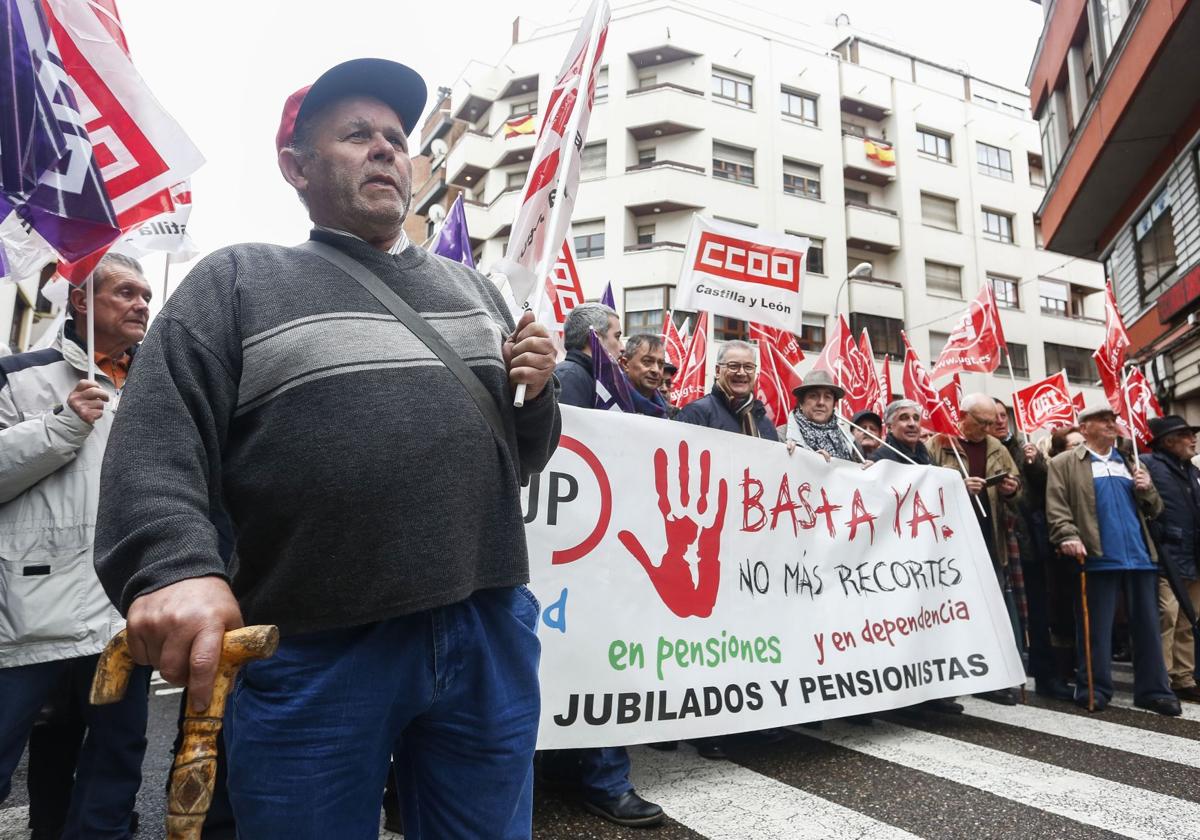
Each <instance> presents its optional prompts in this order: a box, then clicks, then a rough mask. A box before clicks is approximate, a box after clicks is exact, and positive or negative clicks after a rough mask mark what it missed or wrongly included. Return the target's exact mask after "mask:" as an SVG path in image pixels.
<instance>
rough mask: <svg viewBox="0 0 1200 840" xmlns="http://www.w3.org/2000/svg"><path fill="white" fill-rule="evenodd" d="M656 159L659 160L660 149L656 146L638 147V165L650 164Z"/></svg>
mask: <svg viewBox="0 0 1200 840" xmlns="http://www.w3.org/2000/svg"><path fill="white" fill-rule="evenodd" d="M656 160H658V149H656V148H655V147H654V146H650V147H648V148H645V149H638V161H637V162H638V166H649V165H650V164H652V163H654V161H656Z"/></svg>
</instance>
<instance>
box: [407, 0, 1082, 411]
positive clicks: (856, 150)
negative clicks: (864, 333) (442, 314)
mask: <svg viewBox="0 0 1200 840" xmlns="http://www.w3.org/2000/svg"><path fill="white" fill-rule="evenodd" d="M576 26H577V21H567V22H564V23H563V24H561V25H556V26H552V27H547V28H543V29H540V30H536V31H532V32H529V33H526V32H524V31H522V30H521V28H520V26H519V25H516V26H514V34H513V42H512V44H511V45H510V46H509V47H508V49H507V51H506V52H505V54H504V56H503V58H502V59H501V60H500V61H499V62H498V63H497V64H496V65H495V66H494V67H487V66H484V65H480V64H472V65H470V66H468V67H467V69H466V70H465V72H464V73H463V76H462V78H461V79H459V81H458V82H457V83H456V84H455V85H454V86H453V87H452V88H451V89H450V90H448V91H443V93H442V98H441V101H440V102H439V103H438V105H437V106H436V108H435V110H434V112H433V114H432V116H431V117H430V118H429V120H428V121H427V122H426V124H425V127H424V130H423V132H422V136H421V140H420V151H421V152H422V153H423V154H424V155H426V156H428V157H429V158H430V175H429V178H428V180H427V181H426V182H425V183H424V184H418V185H417V186H416V187H415V189H414V192H415V196H414V204H413V212H414V213H417V214H420V215H422V216H425V217H427V219H429V220H430V221H429V223H428V231H430V232H432V230H433V229H434V227H435V226H436V220H437V219H439V218H440V217H441V215H442V214H443V213H444V208H445V207H446V206H448V205H449V203H450V202H451V201H452V200H453V199H454V198H455V197H456V196H457V195H459V194H460V193H461V194H462V195H463V197H464V201H465V206H466V211H467V222H468V227H469V229H470V231H471V235H472V237H473V238H474V244H475V245H476V254H477V257H478V259H477V261H478V263H479V265H480V266H481V267H483V268H485V269H486V267H487V266H488V265H489V264H490V263H491V262H492V261H493V260H495V259H496V258H497V257H499V256H500V255H501V254H502V253H503V251H504V248H505V245H506V242H507V236H508V232H509V229H510V225H511V221H512V218H513V214H514V211H515V209H516V205H517V202H518V201H519V197H520V195H519V192H520V188H521V186H522V184H523V183H524V180H525V175H526V172H527V170H528V166H529V158H530V154H531V152H532V149H533V145H534V141H535V137H534V136H533V135H529V136H518V137H514V138H511V139H505V134H506V132H505V130H504V126H505V122H506V121H508V120H509V119H510V118H512V117H514V116H520V115H524V114H533V115H534V118H535V122H536V119H537V117H536V115H537V114H538V112H539V110H540V109H541V108H542V107H543V106H544V105H545V99H546V97H547V96H548V94H549V90H550V88H551V86H552V84H553V81H554V75H555V73H556V72H557V70H558V62H559V61H560V60H561V56H563V55H565V53H566V51H567V48H568V46H569V44H570V42H571V39H572V37H573V35H574V32H575V28H576ZM603 61H604V67H603V68H602V70H601V74H600V84H599V88H598V90H597V103H596V106H595V110H594V112H593V115H592V120H591V126H590V128H589V131H588V137H587V145H586V147H585V149H584V153H583V172H582V181H581V183H580V186H579V191H578V197H577V202H576V205H575V211H574V214H573V218H572V230H571V235H572V236H573V237H574V245H575V252H576V256H577V258H578V265H579V270H580V274H581V279H582V283H583V286H584V292H585V294H586V296H587V297H589V298H597V297H598V296H599V295H600V293H601V292H602V290H603V288H604V286H605V284H606V283H608V282H610V281H611V282H612V283H613V287H614V289H615V290H617V295H616V299H617V305H618V308H620V309H622V310H623V315H624V319H625V328H626V332H627V333H632V332H635V331H640V330H650V331H654V332H657V331H658V330H659V328H660V327H661V324H662V318H663V312H664V310H666V309H671V308H672V304H673V296H674V287H675V283H676V281H677V279H678V276H679V272H680V266H681V261H682V254H683V248H684V244H685V240H686V237H687V234H688V229H689V225H690V221H691V217H692V214H693V213H697V212H699V213H703V214H705V215H708V216H713V217H717V218H721V219H726V220H730V221H735V222H739V223H742V224H747V225H753V226H758V227H763V228H769V229H772V230H778V231H787V232H791V233H795V234H799V235H803V236H806V237H809V239H810V240H811V243H812V244H811V247H810V250H809V254H808V267H807V269H808V273H807V279H806V285H805V287H804V308H805V316H804V329H803V332H802V334H801V335H800V340H801V343H802V345H803V347H804V348H805V350H806V351H810V357H809V358H810V360H811V359H813V358H814V357H815V353H816V351H818V350H819V349H820V348H821V347H822V346H823V344H824V342H825V337H826V334H827V332H828V330H829V329H830V327H831V325H832V323H833V320H834V318H835V317H836V316H837V315H838V314H847V315H848V317H849V320H850V323H851V325H852V326H853V327H854V329H855V330H856V331H857V330H859V329H863V328H865V329H867V330H868V332H869V333H870V335H871V339H872V344H873V347H874V349H875V351H876V353H877V354H880V355H882V354H884V353H890V354H891V355H892V357H893V358H898V357H899V356H900V355H902V340H901V330H902V329H905V330H907V333H908V336H909V339H910V341H911V342H912V343H913V346H914V347H915V348H916V349H917V351H918V353H920V354H921V355H922V356H923V357H924V358H925V359H927V360H929V359H932V358H934V357H936V355H937V354H938V353H939V352H940V350H941V347H942V345H943V344H944V342H945V340H946V337H947V335H948V333H949V331H950V330H951V329H952V328H953V326H954V324H955V321H956V320H957V318H958V316H959V315H960V314H961V312H962V311H963V309H964V306H965V302H966V301H968V300H970V299H971V298H972V297H974V296H975V295H976V294H977V293H978V291H979V289H980V286H981V284H983V283H990V284H992V286H993V287H994V289H995V290H996V297H997V299H998V300H999V301H1000V304H1001V306H1002V307H1004V309H1003V322H1004V329H1005V332H1006V334H1007V337H1008V339H1009V342H1010V347H1011V348H1012V351H1013V362H1014V368H1015V370H1014V372H1015V374H1016V378H1017V382H1018V385H1024V384H1027V383H1028V382H1029V381H1030V379H1031V378H1033V379H1037V378H1041V377H1042V376H1044V375H1046V373H1047V371H1049V372H1051V373H1053V372H1056V371H1058V370H1059V369H1062V368H1066V369H1067V371H1068V374H1069V376H1070V378H1071V380H1072V382H1074V383H1076V384H1077V385H1080V386H1089V387H1090V386H1091V385H1092V384H1093V383H1094V382H1095V380H1096V375H1095V371H1094V368H1093V366H1092V361H1091V356H1090V354H1091V352H1092V350H1093V349H1094V348H1095V347H1096V346H1097V345H1098V344H1099V342H1100V340H1101V337H1102V333H1103V329H1102V318H1103V296H1102V294H1100V292H1101V291H1102V289H1103V272H1102V269H1101V267H1100V266H1099V265H1098V264H1097V263H1094V262H1090V261H1088V260H1085V259H1080V258H1078V257H1073V256H1064V255H1062V254H1056V253H1052V252H1050V251H1047V250H1045V249H1043V248H1042V247H1041V243H1040V239H1039V234H1038V231H1037V226H1036V224H1035V220H1034V213H1035V211H1036V210H1037V208H1038V206H1039V205H1040V204H1041V202H1042V200H1043V197H1044V193H1045V167H1044V164H1043V157H1042V152H1041V144H1040V140H1039V136H1038V128H1037V124H1036V123H1035V122H1034V121H1033V120H1032V119H1031V118H1030V116H1029V110H1028V99H1027V94H1026V93H1025V92H1024V91H1015V90H1008V89H1005V88H1003V87H1000V86H997V85H994V84H989V83H987V82H984V81H982V80H980V79H976V78H973V77H972V76H970V75H968V74H966V73H964V72H961V71H958V70H955V69H953V68H948V67H943V66H939V65H937V64H935V63H933V62H931V61H927V60H924V59H922V58H919V57H917V56H914V55H911V54H908V53H906V52H904V51H902V50H899V49H897V48H895V47H892V46H887V45H884V44H881V43H876V42H874V41H873V40H870V39H868V38H864V37H860V36H859V35H856V34H854V33H853V32H851V31H849V30H848V29H847V28H846V27H844V26H842V27H835V26H827V25H822V24H813V25H811V26H808V25H803V24H797V23H795V22H793V21H783V20H780V19H777V18H772V17H768V16H767V15H765V14H760V13H756V12H754V11H753V10H752V9H746V8H745V7H740V6H737V5H736V4H730V5H729V6H728V7H727V11H725V12H722V11H721V10H720V7H719V5H718V4H714V3H705V4H703V6H701V5H699V4H694V3H689V2H684V1H683V0H647V1H646V2H636V3H631V4H627V5H625V4H618V5H617V7H616V8H614V10H613V16H612V22H611V24H610V27H609V33H608V41H607V45H606V48H605V54H604V59H603ZM881 147H882V148H889V147H890V149H891V150H892V151H893V153H894V165H885V163H884V162H882V161H881V160H879V159H878V157H879V155H878V154H876V155H875V156H874V157H872V154H871V153H872V150H873V149H874V150H878V149H879V148H881ZM438 208H442V209H438ZM863 262H866V263H869V264H870V266H871V273H870V276H869V277H865V278H855V279H848V278H847V275H848V272H849V270H850V269H851V268H852V267H854V266H856V265H858V264H860V263H863ZM676 316H677V318H679V319H681V318H682V317H683V316H684V313H676ZM711 329H712V331H713V335H712V337H713V338H715V339H716V340H717V341H721V340H727V339H731V338H741V337H745V335H746V325H745V324H743V323H741V322H737V321H731V320H728V319H724V318H714V319H712V323H711ZM897 372H898V371H897ZM989 378H990V377H989ZM983 380H984V377H982V376H975V375H970V376H966V377H964V386H965V387H966V388H968V389H974V388H980V387H983V388H987V389H988V390H990V391H993V392H994V393H996V394H998V395H1004V394H1008V393H1009V392H1011V391H1012V383H1011V382H1010V381H1009V379H1008V375H1007V373H1006V372H1005V373H1004V375H1003V376H1001V377H999V380H1000V381H998V382H995V383H992V382H986V383H985V382H984V381H983ZM895 381H896V382H899V379H898V378H897V379H896V380H895ZM1085 390H1086V389H1085ZM1095 395H1098V392H1097V393H1096V394H1095Z"/></svg>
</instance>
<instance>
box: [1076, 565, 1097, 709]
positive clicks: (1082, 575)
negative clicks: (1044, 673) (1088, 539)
mask: <svg viewBox="0 0 1200 840" xmlns="http://www.w3.org/2000/svg"><path fill="white" fill-rule="evenodd" d="M1084 562H1085V560H1084V559H1083V558H1080V560H1079V599H1080V600H1079V603H1080V605H1081V606H1082V607H1083V661H1084V662H1086V663H1087V681H1088V711H1089V712H1094V711H1096V685H1095V683H1094V682H1093V680H1092V619H1091V616H1090V615H1089V614H1088V603H1087V572H1086V571H1084V568H1083V565H1084Z"/></svg>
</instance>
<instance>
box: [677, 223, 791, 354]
mask: <svg viewBox="0 0 1200 840" xmlns="http://www.w3.org/2000/svg"><path fill="white" fill-rule="evenodd" d="M807 253H808V240H807V239H805V238H804V237H802V236H791V235H789V234H784V233H775V232H774V231H769V230H760V229H758V228H751V227H746V226H745V225H736V224H733V223H731V222H721V221H717V220H715V219H706V218H704V217H703V216H701V215H699V214H696V215H694V216H692V231H691V234H690V235H689V236H688V245H687V250H686V251H684V254H683V267H682V268H681V269H680V274H679V283H678V285H677V286H676V289H675V306H676V307H677V308H679V309H690V310H698V311H704V312H711V313H712V314H714V315H724V316H725V317H726V318H737V319H738V320H741V321H756V322H758V323H760V324H766V325H767V326H771V327H778V328H779V329H781V330H786V331H787V332H789V333H799V332H800V330H801V326H802V321H803V312H802V307H801V292H802V287H803V280H804V266H805V260H806V254H807Z"/></svg>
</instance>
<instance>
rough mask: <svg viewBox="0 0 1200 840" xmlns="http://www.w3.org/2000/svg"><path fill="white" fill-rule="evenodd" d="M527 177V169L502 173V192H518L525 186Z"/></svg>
mask: <svg viewBox="0 0 1200 840" xmlns="http://www.w3.org/2000/svg"><path fill="white" fill-rule="evenodd" d="M528 175H529V169H528V168H525V169H517V170H514V171H512V172H505V173H504V191H505V192H508V191H509V190H519V189H521V187H523V186H525V178H526V177H527V176H528Z"/></svg>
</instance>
